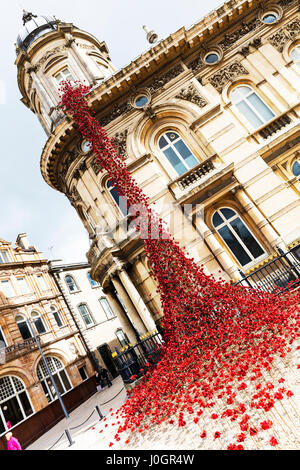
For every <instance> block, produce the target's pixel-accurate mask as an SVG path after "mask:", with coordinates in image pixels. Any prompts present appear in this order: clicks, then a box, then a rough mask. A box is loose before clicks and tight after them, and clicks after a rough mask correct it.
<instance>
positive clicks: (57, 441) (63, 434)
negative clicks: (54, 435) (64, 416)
mask: <svg viewBox="0 0 300 470" xmlns="http://www.w3.org/2000/svg"><path fill="white" fill-rule="evenodd" d="M64 435H65V433H64V432H63V433H62V435H61V436H60V437H59V438H58V439H57V441H56V442H54V444H52V446H51V447H49V449H47V450H51V449H53V447H54V446H56V444H57V443H58V442H59V441H60V440H61V438H62V437H63V436H64Z"/></svg>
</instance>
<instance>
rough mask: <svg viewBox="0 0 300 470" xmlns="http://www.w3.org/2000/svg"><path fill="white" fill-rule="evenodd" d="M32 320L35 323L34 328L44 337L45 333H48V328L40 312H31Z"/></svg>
mask: <svg viewBox="0 0 300 470" xmlns="http://www.w3.org/2000/svg"><path fill="white" fill-rule="evenodd" d="M31 318H32V321H33V323H34V326H35V327H36V331H37V332H38V333H39V334H40V335H42V334H43V333H46V328H45V325H44V322H43V320H42V317H41V315H40V313H39V312H31Z"/></svg>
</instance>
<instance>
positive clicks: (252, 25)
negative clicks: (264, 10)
mask: <svg viewBox="0 0 300 470" xmlns="http://www.w3.org/2000/svg"><path fill="white" fill-rule="evenodd" d="M258 26H261V22H260V20H259V19H258V18H255V19H254V20H252V21H249V22H248V23H245V22H244V21H242V23H241V27H240V28H239V29H238V30H237V31H234V32H233V33H231V34H225V36H224V39H223V40H222V41H221V42H219V44H218V46H219V47H221V48H222V49H223V50H224V51H225V50H226V49H228V48H229V47H231V46H233V45H234V43H236V42H237V41H238V40H239V39H241V38H242V37H243V36H245V35H246V34H248V33H251V32H253V31H254V30H255V29H256V28H257V27H258Z"/></svg>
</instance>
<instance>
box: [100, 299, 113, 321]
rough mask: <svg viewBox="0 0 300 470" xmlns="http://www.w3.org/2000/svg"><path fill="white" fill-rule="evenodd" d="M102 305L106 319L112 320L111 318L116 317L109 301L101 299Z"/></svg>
mask: <svg viewBox="0 0 300 470" xmlns="http://www.w3.org/2000/svg"><path fill="white" fill-rule="evenodd" d="M99 302H100V305H101V307H102V308H103V310H104V313H105V315H106V318H107V319H108V320H110V319H111V318H114V317H115V314H114V312H113V311H112V309H111V306H110V305H109V303H108V300H107V299H105V298H104V297H102V299H99Z"/></svg>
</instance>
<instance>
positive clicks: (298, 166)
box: [292, 160, 300, 181]
mask: <svg viewBox="0 0 300 470" xmlns="http://www.w3.org/2000/svg"><path fill="white" fill-rule="evenodd" d="M292 173H293V175H294V176H297V178H298V180H299V181H300V160H296V161H295V162H294V163H293V164H292Z"/></svg>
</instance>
